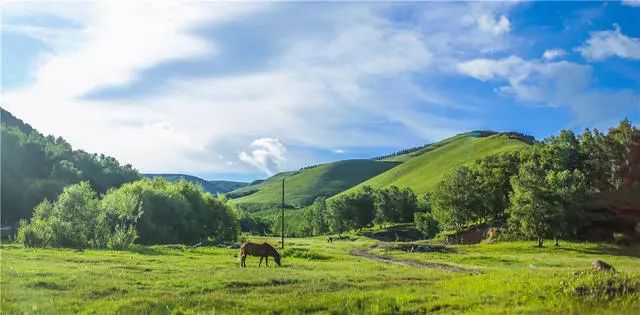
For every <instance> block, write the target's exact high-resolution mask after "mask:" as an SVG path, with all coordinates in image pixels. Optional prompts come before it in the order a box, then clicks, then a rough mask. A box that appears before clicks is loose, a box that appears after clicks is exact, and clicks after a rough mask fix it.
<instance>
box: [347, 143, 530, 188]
mask: <svg viewBox="0 0 640 315" xmlns="http://www.w3.org/2000/svg"><path fill="white" fill-rule="evenodd" d="M526 146H527V144H526V143H525V142H523V141H521V140H518V139H512V138H510V137H508V136H507V135H504V134H495V135H491V136H488V137H476V136H475V134H474V133H467V134H463V135H459V136H455V137H453V138H449V139H446V140H444V141H442V142H441V143H438V144H434V145H432V146H428V147H426V148H424V149H422V150H420V151H418V152H414V153H410V154H409V155H411V157H409V158H407V157H406V156H398V157H395V158H397V159H401V160H402V159H404V162H403V163H402V164H400V165H398V166H397V167H394V168H392V169H390V170H388V171H386V172H384V173H382V174H380V175H378V176H375V177H373V178H371V179H369V180H366V181H364V182H362V183H360V184H358V185H357V186H355V187H353V188H351V189H349V190H347V191H345V192H343V193H350V192H353V191H355V190H357V189H360V188H361V187H362V186H365V185H368V186H371V187H374V188H382V187H388V186H391V185H395V186H398V187H409V188H411V189H413V191H414V192H415V193H416V194H423V193H425V192H428V191H430V190H431V189H433V188H434V187H435V186H436V185H437V184H438V183H439V182H440V181H441V180H442V178H443V176H444V175H445V174H447V173H449V172H451V171H452V170H454V169H455V168H456V167H459V166H461V165H468V164H472V163H474V162H475V161H476V160H479V159H482V158H484V157H486V156H490V155H494V154H500V153H504V152H510V151H514V150H519V149H522V148H524V147H526Z"/></svg>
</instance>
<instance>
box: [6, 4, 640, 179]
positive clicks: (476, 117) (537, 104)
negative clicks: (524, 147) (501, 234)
mask: <svg viewBox="0 0 640 315" xmlns="http://www.w3.org/2000/svg"><path fill="white" fill-rule="evenodd" d="M0 6H1V8H2V13H1V18H2V19H1V24H0V26H1V36H2V37H1V39H2V41H1V45H2V46H1V53H2V56H1V66H2V81H1V82H0V87H1V89H2V91H1V92H2V93H1V99H0V104H1V105H2V106H3V107H4V108H5V109H7V110H9V111H10V112H11V113H13V114H14V115H15V116H17V117H18V118H20V119H22V120H24V121H25V122H27V123H29V124H31V125H32V126H33V127H35V128H36V129H38V130H39V131H41V132H42V133H45V134H54V135H56V136H62V137H64V138H65V139H66V140H67V141H68V142H69V143H71V144H72V145H73V146H74V148H77V149H82V150H85V151H88V152H96V153H104V154H108V155H111V156H114V157H116V158H117V159H118V160H119V161H121V162H122V163H131V164H132V165H133V166H134V167H135V168H137V169H138V170H139V171H141V172H145V173H186V174H192V175H196V176H200V177H203V178H205V179H227V180H243V181H250V180H254V179H258V178H264V177H266V176H270V175H272V174H275V173H277V172H279V171H283V170H294V169H298V168H300V167H303V166H305V165H312V164H318V163H324V162H329V161H334V160H341V159H350V158H369V157H374V156H379V155H383V154H386V153H391V152H394V151H397V150H400V149H403V148H408V147H414V146H418V145H423V144H426V143H431V142H435V141H438V140H441V139H444V138H447V137H450V136H453V135H455V134H457V133H461V132H466V131H470V130H479V129H482V130H487V129H488V130H496V131H519V132H523V133H526V134H530V135H533V136H535V137H536V138H537V139H543V138H544V137H547V136H550V135H553V134H555V133H557V132H558V131H559V130H561V129H570V130H574V131H576V132H580V131H582V130H583V129H584V128H599V129H601V130H602V129H607V128H609V127H612V126H614V125H615V124H617V122H619V121H620V120H621V119H623V118H625V117H626V118H629V119H631V121H632V122H633V123H635V124H636V125H638V124H639V123H640V21H639V19H638V17H640V1H637V0H633V1H623V2H389V3H386V2H367V3H360V2H348V3H344V2H343V3H337V2H327V3H319V2H313V3H310V2H306V3H304V2H302V3H295V2H255V3H253V2H230V3H221V2H217V3H211V2H165V1H153V2H136V1H109V2H106V1H105V2H55V1H41V2H40V1H31V2H12V1H3V2H2V3H1V4H0Z"/></svg>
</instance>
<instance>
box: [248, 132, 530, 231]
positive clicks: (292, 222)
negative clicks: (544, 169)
mask: <svg viewBox="0 0 640 315" xmlns="http://www.w3.org/2000/svg"><path fill="white" fill-rule="evenodd" d="M534 141H535V140H534V139H533V138H532V137H528V136H524V135H521V134H518V133H496V132H492V131H472V132H468V133H463V134H459V135H456V136H453V137H450V138H447V139H445V140H442V141H439V142H436V143H433V144H429V145H425V146H422V147H417V148H414V149H410V150H403V151H400V154H390V155H388V156H383V157H380V158H376V160H379V161H381V162H388V163H396V166H395V167H392V168H389V169H388V170H386V171H384V172H381V173H380V174H378V175H376V176H373V177H371V178H369V179H368V180H365V181H362V182H361V183H359V184H357V185H355V186H353V187H351V188H349V189H346V190H345V191H342V192H340V193H338V194H335V195H333V196H332V197H331V198H335V197H336V196H339V195H342V194H347V193H351V192H355V191H356V190H358V189H360V188H362V187H363V186H365V185H369V186H371V187H374V188H383V187H388V186H391V185H396V186H398V187H409V188H411V189H412V190H413V191H414V192H415V193H416V194H418V195H422V194H424V193H425V192H428V191H430V190H431V189H433V188H434V187H435V186H436V185H437V184H438V183H439V182H440V180H442V178H443V176H444V175H445V174H447V173H448V172H451V171H452V170H454V169H455V168H456V167H458V166H461V165H465V164H471V163H474V162H475V161H476V160H478V159H482V158H484V157H486V156H490V155H494V154H499V153H503V152H510V151H514V150H520V149H523V148H526V147H527V146H528V145H530V144H531V143H533V142H534ZM336 163H338V162H336ZM287 185H288V186H289V184H287ZM288 186H287V187H288ZM247 187H249V186H247ZM276 190H277V191H276V192H277V193H279V192H280V190H279V186H277V188H276ZM259 196H260V195H256V196H254V200H255V202H258V201H259V199H258V198H257V197H259ZM277 196H278V198H279V195H277ZM289 198H290V197H289V194H287V195H286V196H285V199H286V202H290V201H289V200H290V199H289ZM256 214H257V215H259V216H261V217H263V218H265V219H268V220H272V221H274V222H277V218H279V215H280V210H278V209H277V206H276V207H270V208H269V207H264V208H262V209H260V210H259V212H257V213H256ZM302 214H303V211H301V210H287V211H286V220H285V221H286V222H287V224H286V225H285V230H286V232H287V234H289V235H300V233H301V231H302V226H303V223H304V218H303V216H302Z"/></svg>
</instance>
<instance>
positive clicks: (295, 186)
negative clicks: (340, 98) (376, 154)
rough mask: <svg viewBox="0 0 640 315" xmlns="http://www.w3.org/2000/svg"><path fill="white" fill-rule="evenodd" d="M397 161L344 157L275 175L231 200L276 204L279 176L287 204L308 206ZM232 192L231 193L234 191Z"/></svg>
mask: <svg viewBox="0 0 640 315" xmlns="http://www.w3.org/2000/svg"><path fill="white" fill-rule="evenodd" d="M396 165H397V163H393V162H386V161H373V160H365V159H356V160H344V161H337V162H333V163H328V164H322V165H320V166H317V167H314V168H310V169H306V170H302V171H299V172H289V173H286V174H278V175H276V176H274V177H272V178H269V179H267V180H266V181H264V182H262V183H260V184H258V185H252V186H254V187H251V186H247V187H243V188H242V190H240V191H247V190H251V189H258V191H257V192H255V193H253V194H250V195H248V196H244V197H241V198H237V199H233V200H232V202H233V203H275V204H277V203H279V202H280V198H281V193H282V186H281V185H282V182H281V180H282V178H283V177H286V178H287V179H286V184H285V185H286V186H285V193H286V203H287V204H290V205H293V206H296V207H301V206H307V205H309V204H311V203H313V201H314V200H315V199H316V198H317V197H319V196H325V197H329V196H332V195H334V194H337V193H339V192H341V191H344V190H345V189H348V188H350V187H352V186H354V185H357V184H358V183H361V182H362V181H365V180H367V179H369V178H371V177H373V176H375V175H378V174H380V173H382V172H384V171H387V170H389V169H391V168H392V167H394V166H396ZM237 192H238V191H234V192H232V193H237Z"/></svg>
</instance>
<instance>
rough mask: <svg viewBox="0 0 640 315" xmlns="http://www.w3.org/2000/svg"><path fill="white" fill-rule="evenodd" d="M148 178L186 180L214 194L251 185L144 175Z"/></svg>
mask: <svg viewBox="0 0 640 315" xmlns="http://www.w3.org/2000/svg"><path fill="white" fill-rule="evenodd" d="M144 176H145V177H147V178H155V177H162V178H164V179H166V180H168V181H170V182H178V181H180V180H181V179H184V180H186V181H188V182H191V183H194V184H197V185H200V186H202V188H204V190H206V191H208V192H210V193H212V194H214V195H215V194H225V193H228V192H230V191H232V190H236V189H238V188H242V187H244V186H247V185H248V184H249V183H243V182H233V181H226V180H206V179H202V178H200V177H196V176H192V175H185V174H144Z"/></svg>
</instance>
